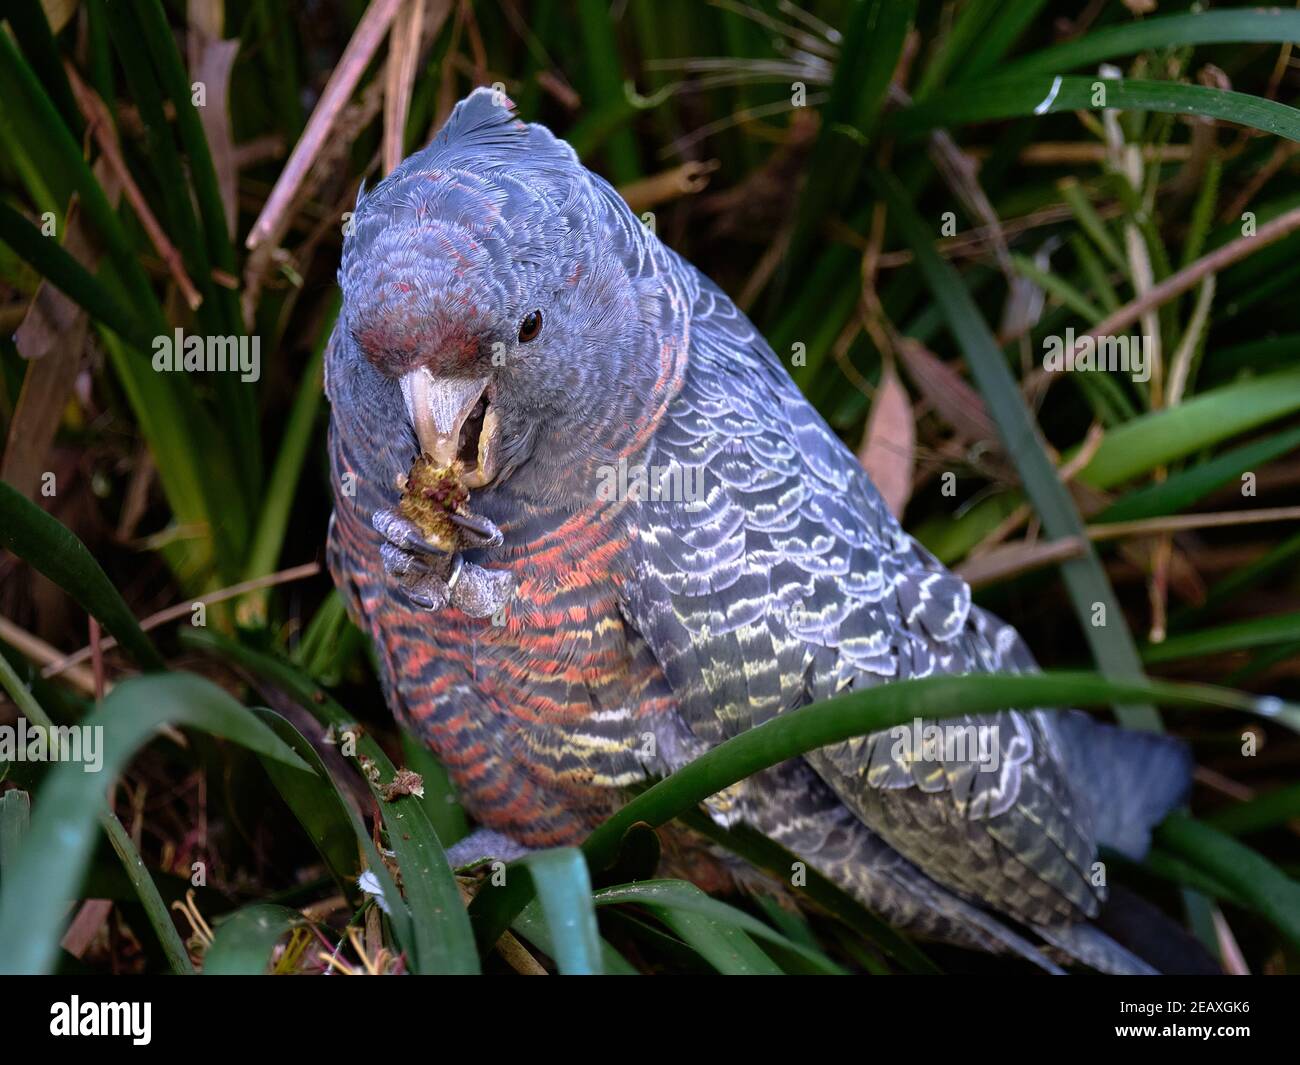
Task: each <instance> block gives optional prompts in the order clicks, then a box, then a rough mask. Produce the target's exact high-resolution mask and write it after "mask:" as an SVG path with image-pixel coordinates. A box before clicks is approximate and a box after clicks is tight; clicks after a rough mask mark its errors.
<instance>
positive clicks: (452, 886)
mask: <svg viewBox="0 0 1300 1065" xmlns="http://www.w3.org/2000/svg"><path fill="white" fill-rule="evenodd" d="M181 643H182V644H184V645H186V646H189V647H194V648H197V649H201V650H204V651H207V652H209V653H213V654H216V655H217V656H218V657H221V658H225V659H228V660H229V661H231V662H233V663H235V664H237V665H239V666H242V667H243V668H245V669H247V670H249V671H250V672H252V673H254V674H256V675H258V676H261V677H263V678H264V679H266V680H267V681H269V682H270V683H272V684H274V685H275V686H276V687H277V688H280V689H282V690H283V691H284V692H285V693H286V694H287V695H289V696H290V697H292V698H293V699H294V700H295V701H296V702H297V703H298V704H299V705H300V706H301V707H302V708H303V709H304V710H306V711H307V712H308V713H310V714H311V715H312V716H313V717H315V718H316V719H317V720H318V721H320V722H321V723H322V724H323V725H326V726H331V725H332V726H333V727H334V728H335V729H336V730H344V729H351V728H353V727H354V726H355V725H356V718H355V717H354V716H353V715H352V714H349V713H348V712H347V711H346V710H344V709H343V707H341V706H340V705H339V704H338V703H337V702H335V701H334V700H333V699H332V698H330V697H329V695H328V694H327V693H326V692H325V691H324V690H323V689H322V688H320V687H319V686H318V685H316V684H314V683H312V681H311V680H309V679H308V678H307V677H304V676H303V675H302V674H301V673H299V672H298V671H297V670H296V669H294V668H293V667H292V666H290V665H289V664H288V663H286V662H283V661H281V660H280V659H278V658H273V657H271V656H270V655H265V654H261V653H260V652H257V651H253V650H250V649H249V648H246V647H243V646H241V645H239V644H237V643H235V642H234V641H233V640H229V639H227V638H225V637H223V636H219V635H217V634H216V633H212V632H209V631H208V630H205V629H195V628H192V627H187V628H185V629H183V630H182V632H181ZM356 749H357V756H358V759H365V760H367V761H369V762H370V763H372V764H373V767H374V769H375V771H376V772H375V773H374V774H373V775H371V774H366V782H367V783H368V784H369V785H370V789H371V792H372V794H373V795H374V796H375V800H376V802H377V803H378V805H379V810H380V813H381V814H382V816H383V821H384V828H385V830H386V832H387V834H388V844H389V846H390V847H391V848H392V849H393V851H394V853H395V854H396V855H397V864H398V867H399V868H400V869H401V870H402V883H403V886H404V887H405V888H406V895H407V902H408V904H409V906H410V909H411V916H412V920H413V921H414V922H415V931H414V935H415V939H416V944H417V946H416V949H415V951H414V952H413V956H412V957H411V958H410V961H411V966H412V968H413V969H414V970H415V971H416V972H427V973H434V972H436V973H476V972H478V969H479V963H478V953H477V951H476V950H475V947H474V938H473V933H472V931H471V929H470V925H469V919H468V918H467V917H466V915H465V907H464V904H463V903H462V902H461V897H460V889H459V888H458V887H457V886H456V881H455V878H454V877H453V876H452V871H451V867H450V866H448V864H447V858H446V855H445V854H444V853H443V848H442V844H441V843H440V842H439V840H438V836H437V833H435V832H434V830H433V826H432V825H431V824H430V823H429V818H428V816H427V815H426V814H425V812H424V807H423V806H422V805H421V804H420V800H419V798H418V797H417V796H415V795H403V796H401V797H399V798H396V799H394V800H393V801H391V802H389V801H387V800H386V799H385V798H384V794H383V792H384V787H385V786H386V785H387V784H390V783H391V782H392V780H393V778H394V776H396V774H397V767H396V766H394V765H393V763H392V762H391V761H390V760H389V758H388V755H387V754H385V753H384V749H383V748H382V747H380V745H379V744H378V743H377V742H376V741H375V739H374V737H372V736H369V735H366V734H365V733H362V734H361V735H360V736H358V737H357V747H356ZM494 942H495V940H494Z"/></svg>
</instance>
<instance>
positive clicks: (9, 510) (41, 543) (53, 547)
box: [0, 481, 163, 669]
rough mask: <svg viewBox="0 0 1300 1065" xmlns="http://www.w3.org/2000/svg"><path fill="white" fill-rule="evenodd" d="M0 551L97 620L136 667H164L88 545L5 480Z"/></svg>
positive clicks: (0, 511)
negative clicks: (27, 566)
mask: <svg viewBox="0 0 1300 1065" xmlns="http://www.w3.org/2000/svg"><path fill="white" fill-rule="evenodd" d="M0 546H3V547H5V548H7V549H8V550H10V551H12V552H13V553H14V554H15V555H17V556H18V557H19V558H21V559H23V560H24V561H25V562H27V563H29V564H30V565H31V566H32V567H34V568H35V569H37V570H39V571H40V572H41V573H43V574H44V575H45V576H46V577H48V578H49V579H50V580H52V581H53V582H54V583H55V584H57V585H58V586H59V587H60V588H62V589H63V590H64V591H65V592H67V593H68V594H69V595H70V596H72V598H73V599H75V600H76V601H77V602H78V603H80V604H81V606H82V607H83V608H85V610H86V611H87V612H88V613H90V614H92V615H93V616H94V617H96V618H98V619H99V621H100V622H101V623H102V624H103V626H104V628H106V629H107V630H108V631H109V632H110V633H112V635H113V637H114V638H115V639H116V640H117V642H118V643H119V644H120V645H121V646H122V648H123V650H125V651H126V652H127V654H129V655H130V656H131V657H132V658H134V659H135V660H136V661H137V662H138V663H139V664H140V665H142V666H144V667H145V668H146V669H162V668H163V661H162V658H161V657H160V656H159V654H158V651H157V650H156V649H155V648H154V645H153V643H152V642H151V641H150V640H149V637H148V636H146V635H145V634H144V631H143V630H142V629H141V628H140V625H139V623H138V622H137V621H136V619H135V616H134V615H133V614H132V613H131V608H130V607H128V606H127V605H126V601H125V600H124V599H123V598H122V596H121V595H120V594H119V593H118V590H117V589H116V588H114V587H113V582H112V581H110V580H109V579H108V575H107V574H106V573H105V572H104V570H103V568H102V567H101V566H100V564H99V563H98V562H96V561H95V559H94V557H93V556H92V555H91V553H90V552H89V551H87V550H86V545H85V544H83V543H82V542H81V541H80V540H78V539H77V538H76V536H74V535H73V534H72V532H71V531H70V530H69V529H68V528H67V527H66V526H65V525H63V524H62V523H61V522H59V521H58V520H57V519H55V518H52V517H50V515H48V514H46V513H45V511H43V510H42V509H41V508H40V507H38V506H37V505H36V504H35V503H33V502H32V501H31V500H30V499H28V498H27V497H26V496H24V495H23V494H22V493H20V492H19V491H18V490H17V489H15V488H14V487H13V486H12V485H10V484H8V483H6V482H5V481H0Z"/></svg>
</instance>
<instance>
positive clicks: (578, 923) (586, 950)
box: [481, 847, 603, 976]
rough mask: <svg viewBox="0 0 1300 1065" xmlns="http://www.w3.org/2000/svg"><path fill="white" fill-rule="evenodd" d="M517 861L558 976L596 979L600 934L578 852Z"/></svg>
mask: <svg viewBox="0 0 1300 1065" xmlns="http://www.w3.org/2000/svg"><path fill="white" fill-rule="evenodd" d="M521 860H522V863H523V865H524V867H525V868H526V869H527V870H528V872H529V874H530V875H531V876H532V878H533V887H534V889H535V890H536V892H537V900H538V902H540V903H541V905H542V916H543V917H545V918H546V925H547V928H548V929H549V930H550V933H551V950H552V954H551V956H552V957H553V958H554V959H555V964H556V965H558V966H559V969H560V972H562V973H564V974H565V975H567V976H599V975H600V973H601V972H602V971H603V968H602V966H603V959H602V956H601V946H600V932H599V931H598V929H597V927H596V911H595V909H594V907H593V906H592V899H591V877H590V875H589V874H588V873H587V859H586V858H585V857H584V856H583V853H582V851H580V850H578V849H577V848H576V847H557V848H555V849H553V850H545V851H537V852H536V853H534V854H529V855H526V856H525V857H524V858H523V859H521ZM481 890H486V889H481Z"/></svg>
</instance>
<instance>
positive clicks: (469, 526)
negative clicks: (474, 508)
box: [447, 510, 505, 547]
mask: <svg viewBox="0 0 1300 1065" xmlns="http://www.w3.org/2000/svg"><path fill="white" fill-rule="evenodd" d="M447 517H448V518H449V519H450V520H451V522H452V524H453V525H457V526H459V527H460V528H461V529H462V530H464V531H465V532H467V533H469V534H470V535H469V536H468V537H466V540H467V541H472V542H471V543H470V546H471V547H498V546H500V545H501V544H502V543H503V542H504V541H505V537H504V536H502V535H501V530H500V529H498V528H497V527H496V526H495V525H494V524H492V522H490V521H488V520H487V518H483V517H480V516H479V515H477V514H460V513H458V512H456V511H454V510H453V511H449V512H448V514H447Z"/></svg>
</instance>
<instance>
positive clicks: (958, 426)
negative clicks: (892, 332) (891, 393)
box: [898, 337, 998, 445]
mask: <svg viewBox="0 0 1300 1065" xmlns="http://www.w3.org/2000/svg"><path fill="white" fill-rule="evenodd" d="M898 354H899V357H900V358H902V360H903V364H904V365H905V366H906V367H907V375H908V377H910V378H911V379H912V384H913V385H915V386H916V387H917V389H918V390H919V391H920V393H921V394H922V395H923V396H925V398H926V399H928V400H929V401H930V403H931V405H932V406H933V407H934V409H935V410H936V411H937V412H938V414H939V416H940V417H941V418H942V419H943V420H944V421H945V422H947V423H948V424H949V425H950V426H952V428H953V429H954V430H955V431H956V432H957V434H958V435H959V436H961V437H963V438H964V439H966V440H968V441H972V442H973V441H977V440H983V441H987V442H989V443H992V444H995V445H996V444H997V443H998V431H997V429H996V428H994V426H993V421H992V419H990V418H989V415H988V411H987V410H985V409H984V400H983V399H982V398H981V397H980V394H979V393H978V392H977V391H976V390H975V389H974V388H972V387H971V386H970V385H968V384H967V383H966V381H965V379H964V378H963V377H962V376H961V374H959V373H958V372H957V371H956V370H954V369H953V368H952V367H951V366H949V365H948V364H947V363H946V362H944V361H943V360H942V359H941V358H939V356H937V355H935V354H934V353H933V352H932V351H930V349H929V348H927V347H926V346H925V345H924V344H922V343H920V342H918V341H916V340H913V339H912V338H911V337H903V338H901V339H900V340H899V343H898Z"/></svg>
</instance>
